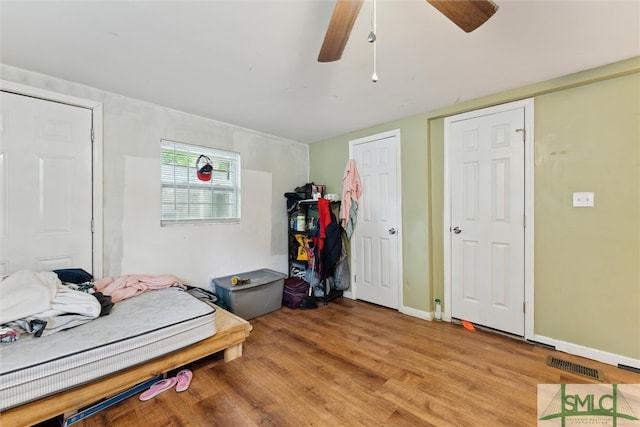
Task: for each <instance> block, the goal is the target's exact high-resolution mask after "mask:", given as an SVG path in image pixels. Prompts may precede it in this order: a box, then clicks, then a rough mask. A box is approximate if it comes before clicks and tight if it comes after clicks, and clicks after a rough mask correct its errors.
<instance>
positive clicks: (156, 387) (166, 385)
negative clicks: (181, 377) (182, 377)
mask: <svg viewBox="0 0 640 427" xmlns="http://www.w3.org/2000/svg"><path fill="white" fill-rule="evenodd" d="M177 383H178V380H177V379H176V377H171V378H165V379H164V380H160V381H158V382H157V383H155V384H153V385H152V386H151V387H150V388H149V389H148V390H146V391H144V392H143V393H142V394H141V395H140V400H142V401H143V402H144V401H145V400H149V399H151V398H152V397H156V396H157V395H159V394H160V393H162V392H163V391H167V390H169V389H170V388H171V387H173V386H174V385H176V384H177Z"/></svg>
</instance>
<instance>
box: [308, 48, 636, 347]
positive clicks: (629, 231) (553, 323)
mask: <svg viewBox="0 0 640 427" xmlns="http://www.w3.org/2000/svg"><path fill="white" fill-rule="evenodd" d="M530 97H533V98H534V99H535V112H534V114H535V117H534V139H535V141H534V143H535V151H534V153H535V154H534V156H535V159H534V161H535V165H534V168H535V170H534V203H535V207H534V211H535V218H534V221H535V223H534V226H535V229H534V230H535V231H534V293H535V301H534V304H535V311H534V322H535V323H534V333H535V334H536V335H541V336H546V337H549V338H552V339H555V340H560V341H565V342H569V343H573V344H576V345H580V346H585V347H589V348H594V349H598V350H602V351H606V352H610V353H614V354H619V355H622V356H626V357H630V358H634V359H640V149H639V146H640V58H633V59H630V60H627V61H622V62H619V63H615V64H610V65H608V66H605V67H600V68H597V69H593V70H587V71H584V72H580V73H576V74H572V75H569V76H564V77H561V78H558V79H554V80H551V81H547V82H541V83H538V84H535V85H530V86H527V87H523V88H518V89H515V90H512V91H508V92H504V93H500V94H495V95H491V96H488V97H484V98H481V99H477V100H473V101H469V102H465V103H461V104H456V105H452V106H450V107H447V108H443V109H440V110H437V111H433V112H430V113H426V114H425V115H420V116H413V117H410V118H407V119H405V120H399V121H396V122H392V123H387V124H384V125H380V126H376V127H373V128H370V129H364V130H361V131H358V132H353V133H350V134H347V135H342V136H340V137H336V138H331V139H328V140H325V141H319V142H317V143H314V144H311V146H310V177H311V180H314V181H316V182H322V183H326V184H327V185H328V186H329V188H330V190H331V192H336V193H339V192H340V190H341V178H342V172H343V168H344V164H345V163H346V161H347V158H348V150H349V147H348V141H349V140H351V139H355V138H360V137H363V136H369V135H374V134H377V133H380V132H384V131H387V130H391V129H396V128H400V129H401V141H402V192H403V206H402V214H403V216H402V224H403V230H404V234H403V239H404V243H403V255H404V260H403V274H404V278H403V279H404V283H403V293H404V294H403V304H404V305H405V306H408V307H412V308H415V309H417V310H424V311H429V310H432V300H433V298H436V297H440V298H442V296H443V292H444V291H443V277H444V271H443V265H444V264H443V253H442V252H443V251H442V249H443V238H444V236H443V231H442V230H443V228H444V219H443V215H442V212H443V206H444V205H443V180H444V169H443V160H444V117H446V116H449V115H453V114H458V113H462V112H465V111H470V110H474V109H479V108H484V107H487V106H491V105H496V104H500V103H504V102H509V101H513V100H517V99H523V98H530ZM332 163H333V164H332ZM329 165H331V166H329ZM574 191H593V192H594V193H595V207H594V208H573V207H572V206H571V195H572V193H573V192H574ZM445 303H446V302H445Z"/></svg>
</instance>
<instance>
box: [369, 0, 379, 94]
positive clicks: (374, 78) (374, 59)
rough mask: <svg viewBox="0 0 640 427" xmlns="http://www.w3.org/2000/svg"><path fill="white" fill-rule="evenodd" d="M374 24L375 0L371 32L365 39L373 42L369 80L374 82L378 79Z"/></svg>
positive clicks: (375, 17)
mask: <svg viewBox="0 0 640 427" xmlns="http://www.w3.org/2000/svg"><path fill="white" fill-rule="evenodd" d="M376 24H377V16H376V0H373V12H372V15H371V32H369V37H367V41H368V42H369V43H372V44H373V74H372V75H371V81H372V82H374V83H376V82H377V81H378V72H377V70H376V68H377V65H378V58H377V50H378V49H377V44H376V38H377V36H376V31H377V28H376Z"/></svg>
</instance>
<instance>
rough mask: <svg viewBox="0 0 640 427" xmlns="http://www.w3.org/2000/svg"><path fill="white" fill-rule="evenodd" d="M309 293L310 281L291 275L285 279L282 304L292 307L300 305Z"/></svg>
mask: <svg viewBox="0 0 640 427" xmlns="http://www.w3.org/2000/svg"><path fill="white" fill-rule="evenodd" d="M308 293H309V283H308V282H306V281H305V280H304V279H299V278H297V277H290V278H288V279H284V291H283V294H282V305H284V306H285V307H289V308H291V309H294V310H295V309H296V308H298V307H300V303H302V300H303V299H304V298H305V297H306V296H307V294H308Z"/></svg>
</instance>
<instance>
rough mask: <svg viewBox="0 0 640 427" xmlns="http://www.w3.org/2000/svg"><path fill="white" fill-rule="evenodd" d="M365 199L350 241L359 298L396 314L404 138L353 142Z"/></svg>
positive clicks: (390, 134)
mask: <svg viewBox="0 0 640 427" xmlns="http://www.w3.org/2000/svg"><path fill="white" fill-rule="evenodd" d="M350 148H351V156H352V158H353V159H354V160H355V162H356V166H357V168H358V172H359V174H360V179H361V181H362V197H361V198H360V203H359V204H358V211H357V214H358V216H357V221H356V227H355V230H354V233H353V235H352V241H351V253H352V258H353V263H352V265H353V267H352V271H354V272H355V277H354V280H353V282H354V283H355V293H356V295H355V296H356V298H357V299H361V300H364V301H368V302H372V303H375V304H379V305H383V306H385V307H390V308H394V309H398V308H399V306H398V304H399V300H400V297H399V294H400V292H399V286H400V283H401V281H400V275H401V272H400V266H401V259H402V258H401V257H402V254H401V252H400V248H401V247H402V246H401V241H400V239H401V233H400V227H399V225H400V221H399V219H400V214H399V212H400V202H401V199H400V185H399V184H400V179H399V173H400V168H399V165H398V162H399V157H400V154H399V152H400V133H399V131H393V132H387V133H384V134H380V135H374V136H372V137H368V138H362V139H359V140H355V141H351V143H350Z"/></svg>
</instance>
